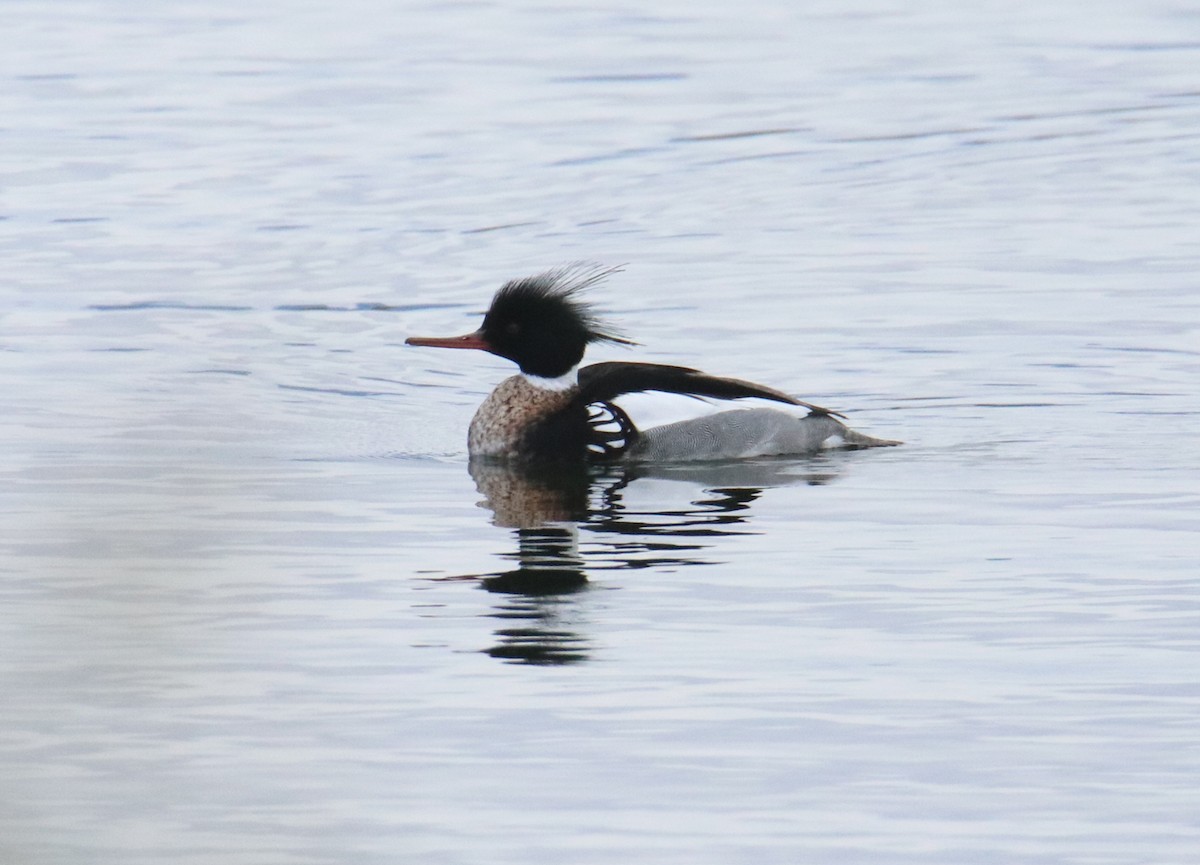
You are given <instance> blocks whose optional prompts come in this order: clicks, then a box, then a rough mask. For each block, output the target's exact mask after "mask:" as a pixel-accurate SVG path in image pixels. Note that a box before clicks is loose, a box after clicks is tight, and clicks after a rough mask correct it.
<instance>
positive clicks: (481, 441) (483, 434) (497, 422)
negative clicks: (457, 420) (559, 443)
mask: <svg viewBox="0 0 1200 865" xmlns="http://www.w3.org/2000/svg"><path fill="white" fill-rule="evenodd" d="M575 390H576V389H575V388H571V389H570V390H546V389H544V388H540V387H537V386H536V385H533V384H530V382H529V380H528V379H526V378H525V377H524V376H521V375H514V376H512V377H511V378H507V379H505V380H504V381H502V382H500V384H499V386H497V388H496V389H495V390H494V391H492V392H491V394H490V395H489V396H488V398H487V399H485V400H484V401H483V405H481V406H480V407H479V410H478V411H476V412H475V417H474V418H472V419H471V429H470V432H469V433H468V434H467V450H468V452H469V453H470V454H471V456H487V457H511V458H516V457H520V456H523V454H522V452H521V445H522V442H523V440H524V439H525V436H526V435H527V434H528V432H529V430H530V429H531V428H533V427H534V426H536V425H537V424H538V423H539V422H541V421H542V420H544V419H545V418H547V417H549V416H551V415H553V414H555V413H556V412H559V411H562V410H563V409H565V408H566V407H567V406H568V405H570V403H571V399H572V397H573V396H574V395H575Z"/></svg>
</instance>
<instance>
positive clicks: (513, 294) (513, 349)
mask: <svg viewBox="0 0 1200 865" xmlns="http://www.w3.org/2000/svg"><path fill="white" fill-rule="evenodd" d="M613 272H614V271H613V270H612V269H604V268H598V267H594V266H583V267H581V266H574V267H567V268H562V269H559V270H551V271H548V272H546V273H542V274H539V275H538V276H530V277H526V278H525V279H515V280H513V281H512V282H508V283H505V285H504V287H503V288H501V289H500V290H499V291H498V292H496V296H495V297H494V298H492V305H491V307H490V308H489V309H488V311H487V315H485V316H484V318H483V326H482V327H480V328H479V334H480V336H481V337H482V338H483V340H484V342H486V343H487V350H488V351H490V352H492V354H497V355H499V356H500V357H505V358H508V359H509V360H511V361H514V362H515V363H516V364H517V366H519V367H520V368H521V372H523V373H527V374H529V375H537V376H543V377H546V378H557V377H558V376H560V375H564V374H566V373H567V372H570V371H571V369H573V368H574V367H575V366H576V365H577V364H578V363H579V362H580V361H581V360H583V353H584V351H585V349H586V348H587V346H588V343H592V342H616V343H624V344H626V345H631V344H632V343H630V341H629V340H627V339H624V338H623V337H622V336H620V334H618V333H617V332H616V331H614V330H612V329H611V328H609V327H607V326H606V325H604V324H603V323H602V322H601V321H600V319H599V318H598V317H597V315H596V313H595V311H594V310H593V309H592V307H591V306H590V305H589V304H588V303H586V302H585V301H584V300H583V299H582V298H581V297H580V294H581V293H582V292H584V291H585V290H586V289H588V288H589V287H591V286H592V285H595V284H596V283H597V282H599V281H600V280H601V279H603V278H604V277H606V276H608V275H609V274H610V273H613Z"/></svg>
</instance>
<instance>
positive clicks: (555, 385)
mask: <svg viewBox="0 0 1200 865" xmlns="http://www.w3.org/2000/svg"><path fill="white" fill-rule="evenodd" d="M521 377H522V378H524V379H525V381H527V382H529V383H530V384H531V385H533V386H534V387H536V388H539V389H540V390H548V391H553V392H555V393H560V392H562V391H564V390H570V389H571V388H573V387H575V386H576V385H577V384H579V367H573V368H572V369H571V370H570V371H569V372H567V373H565V374H563V375H560V376H559V377H558V378H544V377H543V376H540V375H530V374H529V373H526V372H523V373H521Z"/></svg>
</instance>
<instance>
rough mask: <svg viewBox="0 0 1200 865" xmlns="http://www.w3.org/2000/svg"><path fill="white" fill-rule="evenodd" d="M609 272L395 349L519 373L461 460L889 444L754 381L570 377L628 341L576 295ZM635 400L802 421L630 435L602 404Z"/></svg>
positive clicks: (541, 289) (597, 368)
mask: <svg viewBox="0 0 1200 865" xmlns="http://www.w3.org/2000/svg"><path fill="white" fill-rule="evenodd" d="M610 273H612V271H611V270H605V269H600V268H594V267H568V268H563V269H560V270H552V271H549V272H547V273H543V274H540V275H538V276H531V277H527V278H525V279H517V280H513V281H511V282H508V283H506V284H505V285H504V286H503V287H502V288H501V289H500V290H499V291H498V292H497V293H496V296H495V297H494V298H492V305H491V307H490V308H489V309H488V311H487V313H486V314H485V315H484V318H483V324H482V325H481V326H480V328H479V329H478V330H476V331H474V332H473V333H468V334H465V335H463V336H454V337H410V338H409V339H408V340H406V342H407V344H408V345H419V346H434V347H437V348H475V349H480V350H482V351H487V352H491V353H492V354H495V355H498V356H500V357H503V358H507V359H508V360H511V361H513V362H514V363H516V364H517V366H518V367H520V369H521V374H520V375H515V376H512V377H511V378H508V379H506V380H504V381H503V382H501V383H500V385H499V386H498V387H497V388H496V389H495V390H494V391H492V393H491V395H490V396H489V397H488V398H487V399H486V400H484V402H483V404H482V405H481V406H480V407H479V410H478V411H476V412H475V417H474V418H473V419H472V421H471V428H470V432H469V434H468V437H467V450H468V452H469V453H470V456H471V457H472V458H476V457H487V458H495V459H506V460H539V459H560V460H561V459H568V460H584V459H591V460H594V461H613V460H627V461H643V462H645V461H649V462H676V461H681V460H688V461H690V460H720V459H737V458H747V457H758V456H780V455H785V454H810V453H814V452H816V451H819V450H822V449H825V448H831V447H842V448H865V447H882V446H888V445H897V444H900V442H895V441H888V440H885V439H877V438H872V437H870V436H866V435H863V434H862V433H859V432H855V431H854V430H852V429H849V428H848V427H846V426H845V425H844V424H843V423H842V422H841V421H839V420H838V418H840V417H843V415H841V414H838V413H837V412H835V411H831V410H829V409H826V408H821V407H820V406H816V405H813V404H811V403H807V402H804V401H802V400H798V399H796V398H795V397H792V396H789V395H788V394H786V393H783V392H782V391H778V390H775V389H774V388H770V387H765V386H764V385H760V384H754V383H753V382H748V381H742V380H740V379H736V378H719V377H717V376H711V375H707V374H705V373H703V372H700V371H699V370H695V369H689V368H688V367H682V366H667V365H664V364H657V363H627V362H608V363H596V364H591V365H590V366H585V367H583V368H579V363H580V361H582V360H583V355H584V351H585V350H586V348H587V346H588V344H589V343H593V342H609V343H620V344H623V345H635V344H636V343H633V342H631V341H630V340H628V339H626V338H625V337H624V336H622V335H621V334H620V333H619V332H618V331H616V330H614V329H612V328H610V327H609V326H607V325H606V324H604V323H603V322H602V321H601V320H600V318H599V317H598V316H597V315H596V313H595V311H594V310H593V309H592V307H591V305H590V304H588V303H586V302H585V301H584V300H583V298H582V297H581V293H582V292H583V291H584V290H585V289H587V288H589V287H591V286H592V285H594V284H595V283H596V282H598V281H599V280H601V279H603V278H604V277H605V276H608V275H609V274H610ZM642 391H662V392H666V393H677V394H685V395H688V396H693V397H715V398H717V399H747V398H751V397H756V398H759V399H766V400H772V401H774V402H781V403H787V404H789V405H794V406H801V407H803V408H806V409H808V414H807V415H805V416H804V417H797V416H795V415H793V414H789V413H787V412H785V411H781V410H779V409H770V408H758V409H742V410H732V411H724V412H719V413H717V414H714V415H709V416H706V417H700V418H695V419H691V420H685V421H680V422H678V423H672V424H666V425H663V426H657V427H652V428H651V429H647V430H639V429H638V428H637V426H635V425H634V423H633V421H632V420H630V418H629V415H628V414H626V413H625V411H624V410H623V409H622V408H621V407H620V406H618V405H617V404H616V403H615V402H613V400H615V399H616V398H617V397H619V396H621V395H622V394H631V393H639V392H642Z"/></svg>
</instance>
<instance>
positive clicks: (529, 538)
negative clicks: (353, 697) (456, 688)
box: [460, 458, 839, 665]
mask: <svg viewBox="0 0 1200 865" xmlns="http://www.w3.org/2000/svg"><path fill="white" fill-rule="evenodd" d="M838 470H839V465H838V463H837V462H836V461H834V460H832V459H830V458H814V459H809V460H787V459H776V460H763V461H752V462H746V461H741V462H738V463H712V464H703V465H701V464H697V465H690V466H683V465H676V466H638V465H626V466H611V467H604V468H597V467H595V466H592V467H588V466H583V465H580V466H570V467H567V466H561V465H559V466H545V465H540V466H521V465H512V464H506V463H496V462H488V461H483V460H473V461H472V462H471V464H470V472H471V477H472V478H473V479H474V481H475V485H476V487H477V488H478V490H479V492H480V494H481V495H482V496H483V501H482V502H481V503H480V505H481V507H484V508H486V509H488V510H490V511H491V512H492V522H493V523H494V524H495V525H497V526H502V527H505V528H509V529H512V530H513V535H514V538H515V540H516V550H515V551H514V552H510V553H506V554H505V558H508V559H511V560H512V561H513V563H514V564H515V567H513V568H511V569H509V570H505V571H502V572H499V573H493V574H486V575H483V576H479V577H471V578H469V579H475V580H477V581H478V582H479V584H480V585H481V586H482V587H483V588H484V589H486V590H487V591H489V592H492V593H494V594H496V595H497V596H498V598H497V603H496V604H495V606H494V608H493V610H492V612H491V613H490V615H491V616H492V617H494V618H496V619H499V620H500V621H501V622H502V623H503V624H502V626H501V627H499V628H497V629H496V631H495V637H496V643H495V645H493V646H492V647H491V648H490V649H488V650H487V652H488V654H490V655H492V656H493V657H495V658H498V659H501V660H504V661H508V662H510V663H522V664H538V665H554V664H573V663H579V662H581V661H585V660H588V659H589V658H590V657H591V655H592V652H593V651H594V647H593V645H592V644H591V642H590V641H589V640H588V638H587V637H586V636H584V634H585V633H586V631H587V621H586V617H587V611H588V609H589V605H588V604H587V603H586V601H585V600H584V599H585V598H586V597H587V595H588V593H589V592H590V591H592V590H593V589H594V584H593V583H591V582H590V581H589V580H588V573H589V572H592V573H595V572H600V571H605V570H618V569H620V570H635V569H643V568H651V567H664V566H667V567H671V566H683V565H696V564H706V563H707V562H709V561H711V558H709V557H708V556H707V555H706V551H707V550H708V548H710V547H712V546H713V545H714V544H716V543H718V542H719V539H720V538H721V537H724V536H729V535H737V534H746V533H749V528H748V526H747V523H748V520H749V518H750V516H751V514H752V505H753V503H754V502H755V501H756V500H757V499H758V498H759V497H760V496H762V494H763V491H764V490H765V489H768V488H771V487H779V486H786V485H793V484H811V485H819V484H826V483H829V482H831V481H833V480H834V479H836V477H837V475H838ZM644 479H659V480H671V481H681V482H684V483H686V484H689V485H691V486H693V487H696V488H698V489H699V490H700V491H701V492H700V495H699V497H695V498H693V497H692V496H689V498H693V500H691V501H687V502H686V503H685V504H680V505H678V506H672V507H670V508H665V509H661V508H656V509H647V508H641V509H639V508H637V507H635V506H634V505H632V504H631V503H630V502H629V501H628V499H629V492H630V490H631V487H633V486H634V485H635V484H637V483H638V482H639V481H642V480H644ZM694 495H695V494H694V493H693V496H694ZM581 536H582V537H584V538H585V539H586V540H585V543H584V544H583V548H582V549H581V541H580V539H581ZM460 579H463V578H460Z"/></svg>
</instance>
